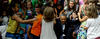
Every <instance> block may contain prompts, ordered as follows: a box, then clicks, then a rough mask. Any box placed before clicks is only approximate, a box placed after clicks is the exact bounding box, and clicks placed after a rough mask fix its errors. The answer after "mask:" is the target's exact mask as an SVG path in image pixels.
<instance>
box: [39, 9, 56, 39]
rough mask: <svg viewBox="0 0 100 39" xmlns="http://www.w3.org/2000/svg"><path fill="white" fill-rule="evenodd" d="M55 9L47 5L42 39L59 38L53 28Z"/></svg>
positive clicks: (43, 20)
mask: <svg viewBox="0 0 100 39" xmlns="http://www.w3.org/2000/svg"><path fill="white" fill-rule="evenodd" d="M53 20H54V9H53V8H51V7H46V8H45V10H44V13H43V19H42V30H41V35H40V39H57V37H56V35H55V32H54V30H53Z"/></svg>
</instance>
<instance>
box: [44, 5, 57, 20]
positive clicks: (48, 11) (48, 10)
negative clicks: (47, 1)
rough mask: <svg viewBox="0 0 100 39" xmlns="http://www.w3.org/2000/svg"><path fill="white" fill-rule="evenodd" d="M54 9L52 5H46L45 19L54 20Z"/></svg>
mask: <svg viewBox="0 0 100 39" xmlns="http://www.w3.org/2000/svg"><path fill="white" fill-rule="evenodd" d="M54 14H55V12H54V9H53V8H52V7H46V8H45V9H44V12H43V16H44V20H45V21H46V22H50V21H53V19H54Z"/></svg>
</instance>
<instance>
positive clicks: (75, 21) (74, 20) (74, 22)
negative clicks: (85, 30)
mask: <svg viewBox="0 0 100 39" xmlns="http://www.w3.org/2000/svg"><path fill="white" fill-rule="evenodd" d="M70 20H71V23H72V25H73V27H74V31H73V38H76V35H77V33H78V29H79V27H80V22H79V19H78V15H77V12H76V11H74V12H73V13H72V15H71V16H70Z"/></svg>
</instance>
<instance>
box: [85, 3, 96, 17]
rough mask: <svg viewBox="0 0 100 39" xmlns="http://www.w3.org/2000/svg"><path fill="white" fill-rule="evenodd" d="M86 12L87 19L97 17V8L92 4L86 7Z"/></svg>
mask: <svg viewBox="0 0 100 39" xmlns="http://www.w3.org/2000/svg"><path fill="white" fill-rule="evenodd" d="M86 11H87V16H88V18H97V17H98V12H97V8H96V6H94V5H93V4H92V5H89V6H88V7H87V9H86Z"/></svg>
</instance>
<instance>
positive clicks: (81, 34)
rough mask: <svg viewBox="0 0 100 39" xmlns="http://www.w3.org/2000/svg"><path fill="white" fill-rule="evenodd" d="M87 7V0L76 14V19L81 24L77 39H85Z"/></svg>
mask: <svg viewBox="0 0 100 39" xmlns="http://www.w3.org/2000/svg"><path fill="white" fill-rule="evenodd" d="M87 6H88V0H84V5H81V7H80V10H79V13H78V19H79V21H80V22H81V25H80V28H79V32H78V35H77V39H86V29H85V25H86V22H85V21H86V20H87V19H88V17H87V12H86V9H87Z"/></svg>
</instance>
